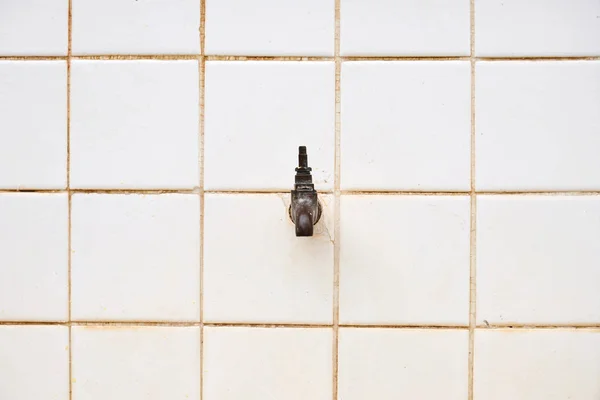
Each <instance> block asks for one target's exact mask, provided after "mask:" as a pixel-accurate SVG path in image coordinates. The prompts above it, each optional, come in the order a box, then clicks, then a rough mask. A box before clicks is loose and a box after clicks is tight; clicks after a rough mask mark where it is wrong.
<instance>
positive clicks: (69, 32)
mask: <svg viewBox="0 0 600 400" xmlns="http://www.w3.org/2000/svg"><path fill="white" fill-rule="evenodd" d="M72 48H73V1H72V0H68V18H67V59H66V61H67V115H66V118H67V132H66V134H67V163H66V164H67V171H66V172H67V193H68V214H67V215H68V216H67V218H68V220H67V226H68V232H67V252H68V254H67V269H68V271H67V299H68V302H69V303H68V327H69V400H72V399H73V340H72V312H71V303H72V279H71V275H72V274H71V271H72V254H73V251H72V240H71V236H72V224H71V222H72V218H71V216H72V205H73V201H72V193H71V59H72Z"/></svg>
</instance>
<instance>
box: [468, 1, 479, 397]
mask: <svg viewBox="0 0 600 400" xmlns="http://www.w3.org/2000/svg"><path fill="white" fill-rule="evenodd" d="M469 25H470V36H469V53H470V67H471V68H470V71H471V80H470V86H471V87H470V91H471V103H470V108H471V152H470V154H471V160H470V161H471V162H470V164H471V176H470V181H471V182H470V194H469V197H470V202H469V203H470V217H469V222H470V223H469V226H470V229H469V354H468V374H467V379H468V381H467V388H468V389H467V390H468V399H469V400H473V396H474V390H473V387H474V372H475V365H474V364H475V327H476V323H477V319H476V312H477V292H476V289H477V286H476V277H477V271H476V254H477V249H476V245H477V192H476V189H475V188H476V181H475V180H476V169H475V167H476V162H475V156H476V143H475V141H476V131H475V70H476V68H475V65H476V59H475V0H471V1H470V6H469Z"/></svg>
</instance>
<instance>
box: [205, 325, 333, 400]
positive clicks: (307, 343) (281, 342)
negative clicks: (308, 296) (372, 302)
mask: <svg viewBox="0 0 600 400" xmlns="http://www.w3.org/2000/svg"><path fill="white" fill-rule="evenodd" d="M204 332H205V333H204V335H205V338H204V343H205V354H204V368H203V371H202V372H203V374H204V388H203V399H205V400H237V399H245V400H263V399H286V400H287V399H289V400H305V399H315V400H327V399H331V395H332V387H331V385H332V383H331V374H330V372H331V368H332V365H331V364H332V343H333V341H332V337H333V333H332V330H331V329H325V328H304V329H302V328H246V327H208V328H205V330H204Z"/></svg>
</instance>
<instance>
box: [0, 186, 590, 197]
mask: <svg viewBox="0 0 600 400" xmlns="http://www.w3.org/2000/svg"><path fill="white" fill-rule="evenodd" d="M69 192H70V193H88V194H169V193H178V194H199V193H200V192H202V193H204V194H226V195H245V194H289V190H279V189H275V190H258V189H255V190H243V189H240V190H202V189H201V187H196V188H193V189H0V194H2V193H69ZM319 193H321V194H330V195H331V194H333V195H335V194H340V195H356V196H469V195H471V193H474V194H476V195H478V196H599V195H600V191H597V190H580V191H560V190H558V191H504V192H503V191H494V192H490V191H474V192H471V191H405V190H319Z"/></svg>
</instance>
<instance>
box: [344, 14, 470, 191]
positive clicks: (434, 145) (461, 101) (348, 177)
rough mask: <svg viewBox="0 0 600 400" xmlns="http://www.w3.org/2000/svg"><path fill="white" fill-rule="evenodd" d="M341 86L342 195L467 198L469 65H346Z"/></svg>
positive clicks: (368, 63) (422, 63) (429, 63)
mask: <svg viewBox="0 0 600 400" xmlns="http://www.w3.org/2000/svg"><path fill="white" fill-rule="evenodd" d="M365 4H366V3H365ZM341 79H342V82H343V83H342V88H343V89H342V92H341V93H342V104H341V106H342V139H341V163H342V164H341V168H342V170H341V179H342V181H341V185H342V188H343V189H360V190H413V191H419V190H424V191H427V190H429V191H435V190H440V191H442V190H463V191H468V190H469V188H470V170H471V161H470V159H471V156H470V153H471V91H470V80H471V72H470V66H469V63H468V62H461V61H450V62H439V61H435V62H431V61H423V62H421V61H409V62H407V61H396V62H389V61H381V62H377V61H375V62H374V61H363V62H345V63H343V64H342V77H341Z"/></svg>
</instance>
